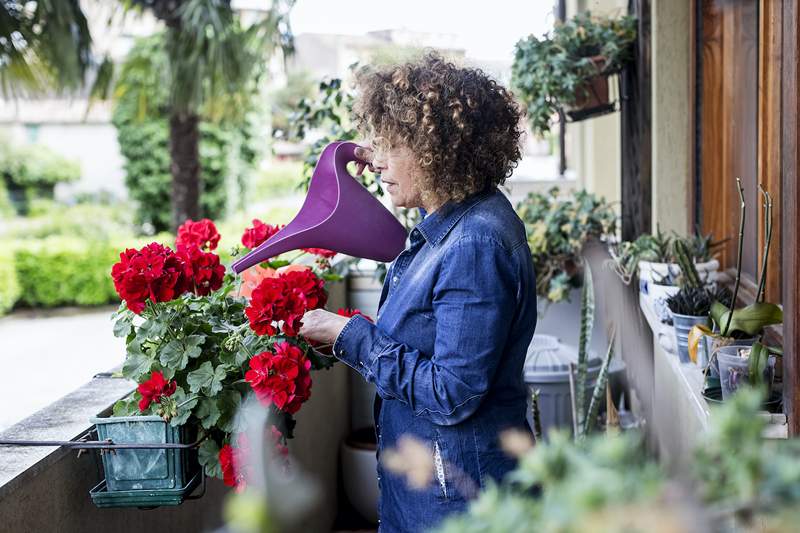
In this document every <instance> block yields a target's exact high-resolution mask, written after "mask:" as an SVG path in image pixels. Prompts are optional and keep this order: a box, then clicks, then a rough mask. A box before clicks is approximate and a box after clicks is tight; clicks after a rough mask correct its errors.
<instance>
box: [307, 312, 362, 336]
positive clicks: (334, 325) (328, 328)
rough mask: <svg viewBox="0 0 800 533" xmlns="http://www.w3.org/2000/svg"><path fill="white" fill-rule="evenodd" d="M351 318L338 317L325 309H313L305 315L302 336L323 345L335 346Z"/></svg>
mask: <svg viewBox="0 0 800 533" xmlns="http://www.w3.org/2000/svg"><path fill="white" fill-rule="evenodd" d="M348 320H350V317H346V316H341V315H337V314H336V313H331V312H330V311H325V310H324V309H312V310H311V311H308V312H307V313H306V314H304V315H303V325H302V326H301V327H300V335H302V336H303V337H305V338H307V339H311V340H312V341H316V342H321V343H323V344H333V343H334V341H336V337H338V336H339V333H341V331H342V329H344V326H345V324H347V321H348Z"/></svg>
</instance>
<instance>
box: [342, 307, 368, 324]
mask: <svg viewBox="0 0 800 533" xmlns="http://www.w3.org/2000/svg"><path fill="white" fill-rule="evenodd" d="M336 314H337V315H342V316H347V317H353V316H356V315H361V316H363V317H364V318H366V319H367V320H369V321H370V322H372V321H373V320H372V319H371V318H370V317H368V316H367V315H365V314H364V313H362V312H361V310H360V309H350V308H349V307H348V308H345V307H340V308H339V309H337V310H336Z"/></svg>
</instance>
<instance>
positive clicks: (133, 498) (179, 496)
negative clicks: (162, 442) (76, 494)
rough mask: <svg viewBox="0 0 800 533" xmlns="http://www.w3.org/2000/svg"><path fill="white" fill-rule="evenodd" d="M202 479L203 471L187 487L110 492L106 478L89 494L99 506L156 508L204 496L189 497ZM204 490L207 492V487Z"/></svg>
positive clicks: (193, 477) (172, 505) (171, 505)
mask: <svg viewBox="0 0 800 533" xmlns="http://www.w3.org/2000/svg"><path fill="white" fill-rule="evenodd" d="M201 480H203V473H202V471H200V472H197V473H196V474H195V475H194V476H192V478H191V479H190V480H189V482H188V483H187V484H186V486H185V487H178V488H175V489H138V490H117V491H111V492H109V491H108V487H107V486H106V480H105V479H104V480H103V481H101V482H100V483H98V484H97V485H96V486H95V487H94V488H93V489H92V490H90V491H89V495H90V496H91V497H92V502H94V504H95V505H96V506H97V507H138V508H140V509H154V508H156V507H161V506H169V507H174V506H176V505H180V504H181V503H183V501H184V500H187V499H196V498H199V497H200V496H202V493H201V494H200V495H198V496H192V497H191V498H190V497H189V496H190V495H191V494H192V492H194V489H195V488H197V486H198V485H200V482H201ZM204 487H205V485H204ZM203 492H205V488H204V489H203Z"/></svg>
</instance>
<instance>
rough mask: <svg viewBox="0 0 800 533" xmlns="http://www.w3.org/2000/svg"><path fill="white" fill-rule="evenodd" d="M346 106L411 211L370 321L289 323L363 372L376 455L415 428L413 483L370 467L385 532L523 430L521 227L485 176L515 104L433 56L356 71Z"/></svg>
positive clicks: (431, 519)
mask: <svg viewBox="0 0 800 533" xmlns="http://www.w3.org/2000/svg"><path fill="white" fill-rule="evenodd" d="M356 85H357V88H358V89H359V94H358V97H357V101H356V105H355V108H354V112H355V115H356V120H357V124H358V127H359V130H360V131H361V132H362V134H364V135H365V136H366V138H368V139H370V141H371V146H372V148H362V149H361V150H359V151H358V152H357V155H358V157H360V158H362V160H363V163H361V164H360V165H359V173H360V172H362V171H363V168H364V166H365V165H371V167H372V168H373V169H374V170H375V171H376V172H379V173H380V175H381V181H382V183H383V184H384V185H385V186H386V190H387V192H388V193H389V196H390V197H391V200H392V203H393V204H394V205H395V206H398V207H407V208H414V207H416V208H419V209H420V211H421V213H422V215H423V217H424V218H423V220H422V221H421V222H420V223H419V224H417V225H416V227H415V228H414V229H413V230H412V231H411V234H410V236H409V240H408V246H407V248H406V249H405V250H404V251H403V252H402V253H400V255H399V256H398V257H397V258H396V259H395V260H394V262H393V263H392V265H391V266H390V268H389V270H388V273H387V275H386V281H385V282H384V286H383V293H382V295H381V301H380V311H379V313H378V319H377V322H376V323H375V324H372V323H371V322H369V321H368V320H366V319H365V318H364V317H361V316H355V317H352V318H346V317H341V316H339V315H335V314H333V313H330V312H327V311H324V310H314V311H309V312H308V313H306V315H305V316H304V317H303V328H302V330H301V331H300V333H301V334H302V335H304V336H306V337H308V338H311V339H314V340H316V341H320V342H326V343H333V352H334V355H335V356H336V357H337V358H339V359H340V360H341V361H343V362H344V363H346V364H347V365H349V366H350V367H352V368H353V369H355V370H356V371H357V372H359V373H360V374H361V375H362V376H363V377H364V378H365V379H366V380H367V381H369V382H372V383H374V384H375V385H376V388H377V391H378V395H377V398H376V408H375V413H376V419H375V428H376V433H377V437H378V454H379V457H380V454H381V452H382V451H383V450H386V449H392V448H395V447H396V446H397V444H398V439H400V438H402V437H406V436H408V437H412V438H414V439H415V440H416V441H418V442H421V443H423V444H424V445H425V448H421V449H426V450H428V451H427V453H430V454H431V456H430V457H429V458H430V459H432V461H431V462H430V464H431V465H433V472H431V475H430V477H429V479H430V483H427V484H425V486H424V488H422V489H420V488H419V487H409V486H408V485H407V484H406V483H405V480H404V478H403V477H401V476H399V475H397V474H395V473H393V472H390V471H387V470H386V468H385V466H384V465H383V464H382V463H379V467H378V480H379V483H380V489H381V500H380V505H379V515H380V519H381V520H380V530H381V531H382V532H386V533H389V532H410V531H425V530H427V529H429V528H431V527H433V526H435V525H437V524H438V523H439V522H440V521H441V519H442V518H444V517H445V516H446V515H447V514H448V513H452V512H457V511H461V510H463V509H464V508H465V507H466V503H467V501H468V499H469V498H471V497H473V496H474V495H475V494H476V492H477V491H478V490H479V489H480V488H482V487H484V486H486V483H487V482H488V481H489V479H490V478H491V479H495V480H499V479H500V478H502V477H503V475H504V474H505V473H506V472H508V471H509V470H510V469H511V468H513V466H514V465H513V460H512V459H511V458H510V457H508V456H507V455H505V454H504V453H503V451H502V450H501V447H500V443H499V441H498V436H499V434H500V433H501V432H502V431H504V430H506V429H509V428H525V429H527V422H526V400H527V392H526V389H525V385H524V383H523V379H522V367H523V363H524V360H525V353H526V351H527V347H528V344H529V343H530V340H531V337H532V335H533V330H534V327H535V325H536V297H535V286H536V283H535V279H534V271H533V263H532V261H531V256H530V251H529V249H528V246H527V240H526V236H525V228H524V226H523V224H522V221H521V220H520V219H519V218H518V217H517V215H516V213H515V212H514V209H513V208H512V206H511V204H510V203H509V201H508V200H507V199H506V197H505V196H504V195H503V194H502V193H501V192H500V191H499V190H498V188H497V186H498V185H499V184H502V183H503V182H504V181H505V179H506V178H507V177H508V176H509V175H510V174H511V172H512V170H513V168H514V167H515V166H516V163H517V161H518V160H519V159H520V156H521V155H520V147H519V144H520V135H521V128H520V120H521V116H520V115H521V111H520V108H519V106H518V105H517V103H515V101H514V100H513V98H512V95H511V94H510V93H509V92H508V91H507V90H506V89H504V88H503V87H501V86H499V85H497V84H496V83H495V82H494V81H493V80H491V79H489V78H488V77H487V76H486V75H485V74H483V72H481V71H480V70H475V69H467V68H458V67H456V66H455V65H453V64H451V63H448V62H446V61H444V60H443V59H441V58H440V57H439V56H437V55H435V54H428V55H426V56H425V57H424V58H422V59H421V60H420V61H418V62H416V63H409V64H405V65H402V66H395V67H389V68H385V69H381V70H364V71H362V72H361V73H360V74H359V75H358V77H357V80H356Z"/></svg>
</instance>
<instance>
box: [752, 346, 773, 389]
mask: <svg viewBox="0 0 800 533" xmlns="http://www.w3.org/2000/svg"><path fill="white" fill-rule="evenodd" d="M768 359H769V352H768V351H767V349H766V348H765V347H764V345H762V344H761V343H760V342H756V343H753V346H752V347H751V348H750V357H748V360H747V363H748V369H747V371H748V374H749V378H750V384H751V385H753V386H754V387H757V386H759V385H761V384H762V383H763V381H764V370H766V369H767V360H768Z"/></svg>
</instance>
